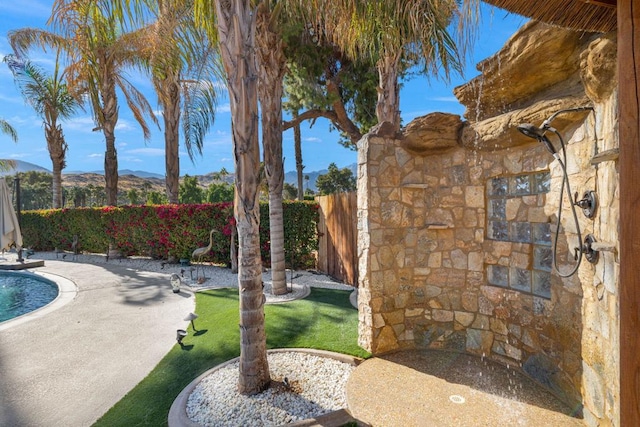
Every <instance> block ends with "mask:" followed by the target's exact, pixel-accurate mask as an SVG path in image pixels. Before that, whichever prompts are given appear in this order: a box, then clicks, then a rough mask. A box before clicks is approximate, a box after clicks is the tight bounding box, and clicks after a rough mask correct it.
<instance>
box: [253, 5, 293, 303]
mask: <svg viewBox="0 0 640 427" xmlns="http://www.w3.org/2000/svg"><path fill="white" fill-rule="evenodd" d="M279 12H280V7H278V6H275V8H271V6H270V2H269V1H268V0H266V1H262V2H261V3H260V4H259V7H258V13H257V16H256V42H257V51H256V53H257V58H258V69H259V73H260V80H259V84H258V96H259V99H260V106H261V109H262V146H263V151H264V172H265V175H266V178H267V183H268V186H269V233H270V234H269V237H270V240H271V279H272V285H271V291H272V293H273V294H274V295H282V294H285V293H287V281H286V276H285V260H284V218H283V214H282V188H283V185H284V166H283V159H282V95H283V82H282V81H283V78H284V74H285V71H286V57H285V54H284V47H283V40H282V35H281V34H280V32H279V30H278V29H279V28H282V22H280V21H279V19H278V18H279Z"/></svg>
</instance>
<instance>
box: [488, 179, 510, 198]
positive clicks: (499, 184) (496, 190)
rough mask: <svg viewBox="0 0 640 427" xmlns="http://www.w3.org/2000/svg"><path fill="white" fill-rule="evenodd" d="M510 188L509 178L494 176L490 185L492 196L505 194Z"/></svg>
mask: <svg viewBox="0 0 640 427" xmlns="http://www.w3.org/2000/svg"><path fill="white" fill-rule="evenodd" d="M508 190H509V180H508V179H507V178H493V179H492V180H491V184H490V186H489V195H490V196H504V195H506V194H507V192H508Z"/></svg>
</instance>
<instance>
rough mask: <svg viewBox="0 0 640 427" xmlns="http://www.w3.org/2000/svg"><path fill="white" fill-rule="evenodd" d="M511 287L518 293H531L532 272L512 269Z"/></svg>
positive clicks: (510, 276) (510, 275)
mask: <svg viewBox="0 0 640 427" xmlns="http://www.w3.org/2000/svg"><path fill="white" fill-rule="evenodd" d="M509 287H510V288H511V289H516V290H518V291H524V292H531V271H529V270H523V269H521V268H513V267H512V268H511V271H510V274H509Z"/></svg>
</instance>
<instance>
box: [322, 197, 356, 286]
mask: <svg viewBox="0 0 640 427" xmlns="http://www.w3.org/2000/svg"><path fill="white" fill-rule="evenodd" d="M316 201H317V202H318V204H319V205H320V220H319V222H318V237H319V239H318V241H319V244H318V269H319V270H320V271H322V272H323V273H326V274H328V275H329V276H331V277H334V278H336V279H338V280H341V281H343V282H344V283H346V284H349V285H353V286H356V285H357V283H358V240H357V238H358V230H357V225H358V224H357V195H356V193H355V192H354V193H338V194H331V195H328V196H318V197H316Z"/></svg>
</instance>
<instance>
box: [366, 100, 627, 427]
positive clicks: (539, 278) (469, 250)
mask: <svg viewBox="0 0 640 427" xmlns="http://www.w3.org/2000/svg"><path fill="white" fill-rule="evenodd" d="M614 111H615V100H609V102H608V103H605V104H603V105H600V106H598V107H597V111H596V114H594V115H590V116H589V117H588V119H587V120H586V121H585V122H584V123H583V124H581V125H580V126H577V125H576V126H574V127H573V128H571V129H567V130H565V137H566V139H567V142H568V149H567V154H568V159H569V160H568V165H567V166H568V169H569V173H570V179H571V185H572V187H573V188H572V190H574V191H578V192H580V194H582V192H584V191H586V190H596V191H597V192H598V196H599V199H600V207H599V209H598V213H597V215H596V218H595V219H594V220H589V219H586V218H585V217H584V216H583V215H582V213H580V212H579V218H580V223H581V227H582V229H583V235H584V234H586V233H593V234H595V235H596V237H597V238H598V240H604V241H608V242H617V219H616V218H618V211H617V173H616V169H615V166H616V164H615V161H607V162H605V163H602V164H599V165H596V166H592V165H591V163H590V162H591V159H592V157H593V156H594V154H596V153H597V152H598V151H602V150H606V149H608V148H613V147H614V146H615V145H616V141H617V140H616V139H615V117H614V115H613V114H614V113H613V112H614ZM594 117H595V119H594ZM596 130H597V131H596ZM596 135H597V136H596ZM596 141H597V142H596ZM358 153H359V158H358V164H359V172H358V228H359V235H358V249H359V261H360V265H359V269H360V282H359V298H358V305H359V307H358V308H359V313H360V331H359V332H360V333H359V337H360V338H359V339H360V344H361V345H362V346H363V347H364V348H366V349H368V350H369V351H371V352H373V353H374V354H379V353H384V352H389V351H393V350H398V349H408V348H420V347H427V348H439V349H452V350H457V351H465V352H470V353H474V354H478V355H483V356H486V357H489V358H492V359H495V360H498V361H501V362H503V363H507V364H511V365H512V366H513V365H515V366H520V367H521V368H522V369H523V370H524V371H525V372H527V373H529V374H530V375H532V376H533V377H534V378H536V379H537V380H538V381H540V382H541V383H542V384H544V385H545V386H547V387H548V388H550V389H551V390H552V391H554V392H556V393H557V395H558V396H559V397H560V398H563V399H565V400H566V401H568V402H582V403H584V405H585V408H586V409H585V419H587V420H588V421H589V420H590V421H592V422H590V423H591V424H594V425H597V424H599V423H600V421H601V420H602V419H605V418H606V419H609V420H613V421H612V423H613V424H615V418H616V414H617V408H616V406H617V404H618V403H617V390H618V386H617V373H616V369H617V366H618V365H617V363H618V362H617V359H618V357H619V356H618V353H617V350H616V349H617V347H616V345H617V329H616V328H617V312H618V311H617V297H616V293H617V291H616V289H617V271H618V270H617V268H618V267H617V260H616V255H615V252H606V253H605V252H603V253H602V254H601V261H600V262H599V263H598V264H597V265H596V266H593V265H591V264H589V263H587V262H586V261H583V264H582V266H581V267H580V270H579V273H578V274H577V275H574V276H572V277H570V278H567V279H563V278H561V277H559V276H558V275H557V274H556V273H554V272H553V271H552V265H551V264H552V263H551V248H552V232H553V229H554V224H555V223H556V221H557V209H558V202H559V189H560V184H561V177H562V175H561V169H560V167H559V164H558V162H557V161H555V160H554V159H553V157H551V155H550V154H549V153H548V152H547V151H545V150H544V148H543V147H542V146H541V145H538V144H536V143H534V144H532V145H526V146H520V147H514V148H508V149H504V150H500V151H495V152H476V151H473V150H467V149H464V148H455V149H453V150H451V151H448V152H446V153H440V154H434V155H427V156H415V155H413V154H410V153H409V152H407V151H406V150H405V149H404V148H402V143H401V141H399V140H397V139H394V138H385V137H379V136H376V135H373V134H370V135H367V136H365V137H364V138H363V139H362V140H361V141H360V143H359V150H358ZM565 197H566V192H565ZM572 221H573V220H572V217H571V214H570V211H569V210H568V203H567V201H566V199H565V203H564V211H563V217H562V227H561V234H560V239H559V241H558V248H559V259H558V264H559V267H560V269H561V271H563V272H564V271H568V270H570V269H571V267H572V266H573V265H574V261H573V247H575V246H577V239H576V237H575V231H576V230H575V227H574V226H573V223H572ZM607 354H611V359H610V360H607V357H608V356H607Z"/></svg>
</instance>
